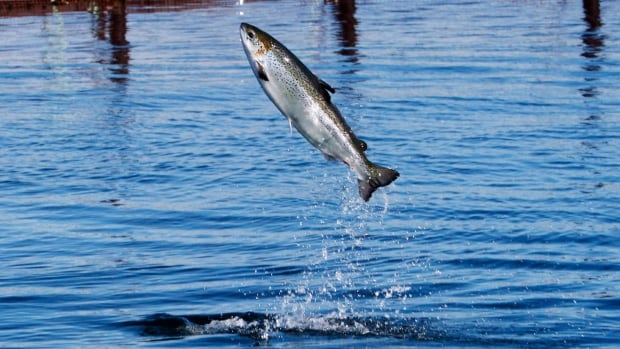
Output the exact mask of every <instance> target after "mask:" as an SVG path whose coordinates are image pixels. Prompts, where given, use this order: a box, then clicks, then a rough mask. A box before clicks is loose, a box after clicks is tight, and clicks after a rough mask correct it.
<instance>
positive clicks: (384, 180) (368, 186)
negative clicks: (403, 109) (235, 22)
mask: <svg viewBox="0 0 620 349" xmlns="http://www.w3.org/2000/svg"><path fill="white" fill-rule="evenodd" d="M240 32H241V33H240V34H241V42H242V43H243V49H244V51H245V54H246V56H247V57H248V61H249V62H250V66H251V67H252V71H253V72H254V75H256V78H257V80H258V82H259V83H260V85H261V87H262V88H263V90H264V91H265V93H266V94H267V96H268V97H269V99H270V100H271V101H272V102H273V104H275V105H276V107H277V108H278V109H279V110H280V112H282V114H284V116H286V118H287V119H288V120H289V123H290V125H292V126H294V127H295V128H296V129H297V131H299V133H301V135H302V136H304V138H306V140H307V141H308V142H310V144H312V145H313V146H314V147H315V148H317V149H318V150H320V151H321V152H322V153H323V154H324V155H325V157H327V158H329V159H337V160H340V161H342V162H344V163H345V164H347V165H348V166H349V167H350V168H351V170H352V171H353V172H354V173H355V175H356V177H357V182H358V185H359V193H360V196H361V197H362V199H363V200H364V201H368V200H369V199H370V197H371V196H372V193H373V192H374V191H375V190H377V188H379V187H383V186H386V185H388V184H390V183H392V182H393V181H394V180H395V179H396V178H398V176H399V173H398V172H397V171H395V170H392V169H390V168H386V167H382V166H378V165H375V164H373V163H372V162H370V161H369V160H368V159H367V158H366V154H365V153H364V151H366V148H367V146H366V143H365V142H364V141H362V140H360V139H359V138H357V136H356V135H355V134H354V133H353V131H352V130H351V128H350V127H349V125H347V123H346V122H345V120H344V118H343V117H342V115H341V114H340V111H338V108H336V106H335V105H334V104H333V103H332V102H331V96H330V93H334V92H336V91H335V90H334V88H332V87H331V86H330V85H329V84H327V83H326V82H325V81H323V80H321V79H319V78H318V77H317V76H316V75H314V74H313V73H312V72H311V71H310V70H309V69H308V68H307V67H306V66H305V65H304V64H303V63H302V62H301V61H300V60H299V59H298V58H297V57H296V56H295V55H294V54H293V53H291V51H289V50H288V49H287V48H286V47H285V46H284V45H282V44H281V43H280V42H279V41H278V40H276V39H275V38H273V37H272V36H271V35H269V34H267V33H266V32H264V31H262V30H260V29H258V28H256V27H255V26H253V25H250V24H247V23H241V28H240Z"/></svg>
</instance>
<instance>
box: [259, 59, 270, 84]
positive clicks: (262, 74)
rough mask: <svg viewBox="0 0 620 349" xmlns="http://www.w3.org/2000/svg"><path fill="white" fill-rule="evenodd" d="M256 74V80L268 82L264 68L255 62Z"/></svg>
mask: <svg viewBox="0 0 620 349" xmlns="http://www.w3.org/2000/svg"><path fill="white" fill-rule="evenodd" d="M256 72H257V74H258V78H259V79H261V80H264V81H269V78H268V77H267V72H266V71H265V68H264V67H263V66H262V64H260V63H258V62H256Z"/></svg>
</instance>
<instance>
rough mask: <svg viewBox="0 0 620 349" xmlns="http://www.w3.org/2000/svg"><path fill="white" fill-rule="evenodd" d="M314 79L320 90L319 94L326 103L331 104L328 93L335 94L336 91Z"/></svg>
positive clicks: (321, 81) (323, 82)
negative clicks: (317, 82)
mask: <svg viewBox="0 0 620 349" xmlns="http://www.w3.org/2000/svg"><path fill="white" fill-rule="evenodd" d="M316 79H317V80H318V81H319V88H320V89H321V94H322V95H323V97H324V98H325V100H326V101H328V102H331V101H332V97H331V96H330V95H329V92H331V93H336V90H335V89H334V88H333V87H331V86H329V84H328V83H326V82H325V81H323V80H321V79H319V78H318V77H317V78H316Z"/></svg>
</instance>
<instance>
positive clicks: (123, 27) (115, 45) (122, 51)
mask: <svg viewBox="0 0 620 349" xmlns="http://www.w3.org/2000/svg"><path fill="white" fill-rule="evenodd" d="M101 5H102V4H94V5H93V6H92V7H91V8H90V12H91V13H92V14H93V17H94V18H95V19H96V20H95V25H94V28H93V29H94V35H95V37H96V38H97V39H98V40H107V41H109V43H110V44H111V50H110V51H111V52H110V57H109V58H107V59H106V58H103V59H101V60H99V63H102V64H106V65H109V66H110V67H109V69H110V71H111V72H112V73H113V74H112V75H111V77H110V80H111V81H113V82H116V83H121V84H123V83H125V82H126V81H127V75H128V74H129V41H127V6H126V3H125V1H124V0H118V1H115V2H113V3H110V4H108V6H106V7H105V8H104V9H102V8H101V7H100V6H101Z"/></svg>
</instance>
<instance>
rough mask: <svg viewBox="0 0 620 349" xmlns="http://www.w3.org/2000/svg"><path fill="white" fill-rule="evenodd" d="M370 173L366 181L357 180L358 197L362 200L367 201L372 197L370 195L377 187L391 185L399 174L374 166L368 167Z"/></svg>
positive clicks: (389, 169)
mask: <svg viewBox="0 0 620 349" xmlns="http://www.w3.org/2000/svg"><path fill="white" fill-rule="evenodd" d="M368 170H369V172H370V178H368V179H365V180H364V179H358V180H357V184H358V185H359V190H360V196H361V197H362V200H364V201H368V200H369V199H370V197H371V196H372V193H374V192H375V190H377V188H379V187H385V186H386V185H388V184H390V183H392V182H393V181H394V180H396V178H398V176H400V173H398V171H396V170H392V169H391V168H387V167H382V166H378V165H375V164H372V163H371V164H370V166H369V167H368Z"/></svg>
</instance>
